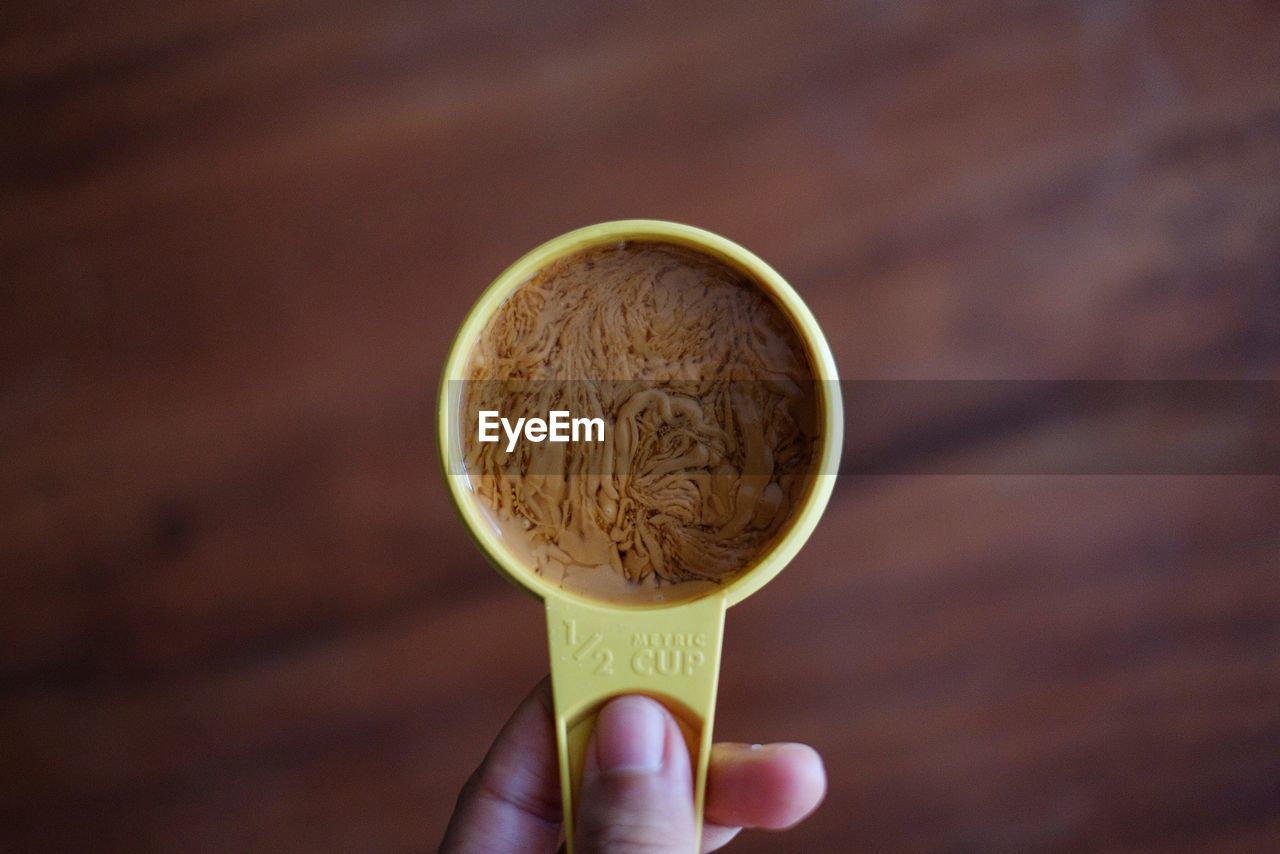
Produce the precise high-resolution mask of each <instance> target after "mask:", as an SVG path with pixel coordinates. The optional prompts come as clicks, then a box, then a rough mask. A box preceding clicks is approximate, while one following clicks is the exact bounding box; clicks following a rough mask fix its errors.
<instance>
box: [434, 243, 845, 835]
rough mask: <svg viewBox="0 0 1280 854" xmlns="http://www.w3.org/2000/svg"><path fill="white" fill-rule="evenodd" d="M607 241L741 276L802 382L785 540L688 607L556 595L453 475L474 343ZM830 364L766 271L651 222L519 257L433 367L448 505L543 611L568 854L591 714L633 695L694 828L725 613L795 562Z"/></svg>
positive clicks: (831, 408)
mask: <svg viewBox="0 0 1280 854" xmlns="http://www.w3.org/2000/svg"><path fill="white" fill-rule="evenodd" d="M618 241H656V242H662V243H669V244H676V245H679V246H685V247H688V248H691V249H694V250H697V251H699V252H701V253H704V254H707V255H710V256H713V257H715V258H717V259H719V260H721V261H723V262H725V263H727V264H729V265H730V266H732V267H734V268H736V269H738V270H740V271H741V272H743V273H745V274H746V275H747V277H749V278H750V279H751V280H752V282H753V283H755V284H756V285H757V286H758V287H759V288H760V289H761V290H762V291H763V292H764V293H765V294H767V295H768V296H769V297H770V298H771V299H772V300H773V301H774V303H775V304H776V305H777V306H778V307H779V308H780V309H781V311H782V313H783V314H784V315H785V317H786V318H787V319H788V320H789V321H790V322H791V325H792V327H793V329H794V330H795V333H796V335H797V337H798V338H799V340H800V341H801V342H802V343H803V345H804V347H805V348H806V351H807V356H808V359H809V362H810V366H811V369H812V371H813V373H814V380H816V382H814V383H813V388H814V389H815V396H816V398H817V401H816V402H817V423H818V425H819V427H820V430H819V435H818V438H817V440H816V442H815V444H814V448H813V460H812V465H811V469H810V471H812V472H813V474H812V475H811V477H812V482H811V483H810V485H809V489H808V491H807V493H806V494H805V496H804V498H803V500H802V501H801V502H800V504H799V505H798V506H796V507H794V508H793V509H792V511H791V514H790V516H789V518H788V520H787V523H786V527H785V529H784V530H783V531H782V532H781V533H780V535H779V536H777V537H776V538H775V540H774V541H773V542H772V543H771V544H770V546H769V547H768V548H767V549H766V550H765V551H763V552H762V553H759V554H757V555H756V556H755V558H754V560H753V563H752V564H751V566H750V567H749V568H747V569H746V570H745V571H743V572H740V573H738V574H737V575H735V576H733V577H732V578H730V579H729V580H727V581H725V582H724V583H723V584H721V585H719V586H717V587H715V588H714V589H712V590H710V591H708V592H703V593H701V594H700V595H697V596H696V597H694V598H690V599H681V600H675V599H673V601H671V602H669V603H667V602H661V603H655V602H652V601H646V602H644V603H635V604H629V603H619V602H609V601H603V600H600V599H595V598H591V597H589V596H587V595H584V594H582V593H577V592H572V591H569V590H565V589H563V588H562V587H561V586H559V585H557V584H556V583H553V582H552V581H550V580H548V579H546V578H544V577H543V576H542V575H541V574H539V573H538V572H536V571H535V569H534V567H533V566H531V565H530V564H529V563H528V562H527V561H526V560H525V559H523V558H521V557H520V556H519V555H517V554H516V553H515V552H513V551H512V549H511V548H510V547H509V546H508V545H507V544H506V543H505V542H504V540H503V538H502V536H501V534H500V533H499V532H498V531H497V530H496V529H495V527H494V525H493V524H492V523H491V521H490V519H489V518H488V517H487V516H486V514H485V511H484V510H483V509H482V508H481V507H480V506H479V503H478V501H477V499H476V497H475V496H474V495H473V493H472V490H471V486H470V480H469V476H468V473H467V471H466V469H465V467H464V464H463V460H464V450H463V448H464V442H463V436H462V432H461V431H462V429H464V428H463V425H464V419H463V418H462V417H461V416H462V412H461V407H462V403H461V400H462V392H461V387H462V381H465V380H466V379H467V369H468V365H469V362H470V357H471V355H472V350H473V347H474V345H475V342H476V341H477V340H478V339H479V337H480V335H481V334H482V332H483V331H484V329H485V327H486V325H487V324H488V322H489V321H490V319H491V318H492V317H493V316H494V314H495V313H496V312H497V311H498V309H499V308H500V307H501V306H502V304H503V302H504V301H505V300H506V299H507V298H508V297H509V296H510V295H511V294H512V293H513V292H514V291H515V290H516V289H517V288H519V287H520V286H521V285H522V284H524V283H525V282H527V281H528V280H529V279H530V278H531V277H532V276H533V275H534V274H536V273H537V272H538V271H539V270H541V269H543V268H544V267H546V266H547V265H548V264H550V263H552V262H554V261H556V260H558V259H560V258H564V257H566V256H569V255H572V254H574V253H577V252H579V251H582V250H584V249H588V248H590V247H593V246H598V245H601V244H608V243H616V242H618ZM836 379H837V375H836V367H835V360H834V359H833V358H832V356H831V351H830V349H829V348H828V346H827V343H826V339H825V338H824V337H823V335H822V331H821V329H820V328H819V327H818V324H817V321H815V320H814V318H813V315H812V314H811V313H810V312H809V310H808V308H807V307H806V306H805V305H804V303H803V302H802V301H801V300H800V298H799V296H797V295H796V293H795V291H793V290H792V289H791V287H790V285H788V284H787V283H786V281H785V280H784V279H783V278H782V277H781V276H780V275H778V273H776V272H775V271H774V270H773V269H772V268H771V267H769V265H767V264H766V263H765V262H764V261H762V260H760V259H759V258H757V257H756V256H755V255H753V254H752V253H750V252H748V251H747V250H746V249H744V248H742V247H741V246H738V245H737V244H735V243H733V242H731V241H729V240H726V239H725V238H723V237H720V236H719V235H716V234H712V233H711V232H708V231H704V230H702V229H697V228H693V227H691V226H687V225H680V224H677V223H671V222H663V221H659V220H623V221H619V222H607V223H602V224H600V225H593V226H588V227H586V228H581V229H578V230H576V231H572V232H569V233H568V234H564V235H561V236H560V237H557V238H555V239H553V240H551V241H549V242H547V243H544V244H543V245H541V246H539V247H538V248H536V249H534V250H533V251H531V252H529V253H528V254H526V255H525V256H524V257H522V258H520V259H519V260H518V261H516V262H515V263H514V264H512V265H511V266H510V267H509V268H507V269H506V270H505V271H504V272H503V273H502V274H501V275H499V276H498V278H497V279H496V280H494V282H493V284H491V285H490V286H489V288H488V289H487V290H486V291H485V292H484V293H483V294H482V295H481V297H480V299H479V300H478V301H477V303H476V304H475V306H474V307H473V308H472V309H471V311H470V313H469V314H468V315H467V317H466V319H465V320H464V321H463V323H462V326H461V328H460V330H459V332H458V335H457V338H456V339H455V340H454V342H453V345H452V347H451V349H450V352H449V355H448V358H447V360H446V362H445V370H444V376H443V379H442V382H441V388H440V401H439V411H438V418H439V425H438V427H439V441H440V452H441V458H442V461H443V463H444V468H445V480H446V482H447V484H448V488H449V494H450V497H451V498H452V499H453V503H454V505H455V507H456V508H457V510H458V512H459V514H460V515H461V516H462V518H463V520H464V522H465V523H466V526H467V529H468V531H469V532H470V534H471V536H472V538H473V539H474V540H475V541H476V543H477V544H478V545H479V547H480V549H481V551H482V552H484V554H485V555H486V557H488V559H489V560H490V562H491V563H493V564H494V566H496V567H497V569H498V570H499V571H500V572H501V573H502V574H503V575H504V576H506V578H507V579H509V580H510V581H512V582H514V583H515V584H517V585H518V586H520V587H522V588H524V589H525V590H528V591H529V592H530V593H532V594H534V595H535V596H537V597H539V598H540V599H542V600H543V602H544V603H545V606H546V615H547V641H548V647H549V649H550V653H551V681H552V694H553V697H554V701H555V729H556V743H557V749H558V754H559V762H560V783H561V793H562V797H563V806H564V822H565V836H566V839H567V841H568V846H569V850H570V851H572V850H573V827H574V809H573V805H574V803H575V801H576V796H577V792H578V787H579V783H580V780H581V772H582V765H583V758H584V755H585V752H586V747H587V744H588V739H589V737H590V735H591V731H592V729H593V725H594V721H595V717H596V714H597V712H598V711H599V709H600V707H601V706H602V705H603V704H604V703H605V702H606V701H607V700H609V699H610V698H612V697H616V696H619V695H622V694H645V695H648V696H650V697H653V698H654V699H656V700H658V701H659V702H661V703H662V704H663V705H665V706H666V707H667V708H668V709H669V710H670V711H671V712H672V714H673V715H674V717H675V718H676V720H678V721H679V722H680V726H681V730H682V731H683V734H684V738H685V742H686V744H687V746H688V748H689V754H690V760H691V765H692V768H693V771H694V791H693V799H694V814H695V817H696V821H697V825H698V830H699V832H700V831H701V827H702V806H703V799H704V798H703V796H704V793H705V790H706V780H707V762H708V758H709V756H710V752H711V731H712V722H713V717H714V711H715V699H716V684H717V679H718V676H719V669H720V649H721V640H722V637H723V630H724V614H725V609H726V608H728V607H729V606H730V605H733V604H736V603H738V602H740V601H742V600H743V599H745V598H746V597H747V596H749V595H751V594H752V593H754V592H755V591H756V590H758V589H760V588H761V587H762V586H764V584H765V583H767V582H768V581H769V580H770V579H772V578H773V577H774V576H775V575H777V574H778V573H779V572H780V571H781V570H782V569H783V567H785V566H786V565H787V564H788V563H789V562H790V561H791V559H792V558H793V557H794V556H795V554H796V552H797V551H799V549H800V547H801V545H803V543H804V541H805V540H806V539H808V537H809V535H810V533H812V531H813V529H814V527H815V526H816V525H817V523H818V519H819V517H820V516H821V515H822V511H823V510H824V509H825V507H826V504H827V500H828V499H829V498H830V496H831V490H832V488H833V487H834V484H835V471H836V466H837V463H838V461H839V454H840V446H841V439H842V434H843V427H844V421H843V414H842V408H841V400H840V393H839V387H838V384H837V383H836Z"/></svg>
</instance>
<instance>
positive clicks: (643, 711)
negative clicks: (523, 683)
mask: <svg viewBox="0 0 1280 854" xmlns="http://www.w3.org/2000/svg"><path fill="white" fill-rule="evenodd" d="M692 781H693V774H692V771H691V770H690V767H689V754H688V752H687V749H686V747H685V743H684V739H683V738H682V736H681V735H680V729H679V726H678V725H677V724H676V722H675V719H674V718H672V717H671V715H670V713H669V712H667V710H666V709H664V708H663V707H662V706H661V705H660V704H659V703H657V702H656V701H654V700H651V699H648V698H646V697H638V696H631V697H620V698H616V699H614V700H611V701H610V702H609V703H607V704H606V705H605V706H604V708H603V709H601V711H600V714H599V716H598V717H597V719H596V727H595V732H594V734H593V735H592V736H591V743H590V744H588V746H587V755H586V759H585V765H584V767H583V775H582V791H581V794H580V795H579V798H578V804H577V816H576V818H577V822H576V825H575V840H574V841H575V847H576V848H577V849H578V850H579V851H581V852H584V854H591V852H624V851H671V852H679V854H687V852H691V851H695V850H698V848H697V846H696V845H695V839H694V822H693V782H692ZM826 788H827V778H826V772H825V771H824V770H823V767H822V760H821V759H820V758H819V757H818V754H817V753H816V752H815V751H814V750H813V748H811V747H808V746H806V745H803V744H770V745H763V746H761V745H746V744H727V743H726V744H717V745H715V746H714V747H712V749H711V765H710V767H709V769H708V771H707V796H706V805H705V820H704V823H703V828H702V839H701V850H702V851H714V850H715V849H717V848H719V847H721V846H722V845H724V844H725V843H727V842H728V841H729V840H730V839H732V838H733V837H734V836H736V835H737V833H738V831H739V830H741V829H742V828H744V827H762V828H769V829H781V828H786V827H791V826H792V825H794V824H796V823H797V822H799V821H800V820H801V819H803V818H804V817H805V816H807V815H808V814H809V813H811V812H812V811H813V810H814V808H815V807H817V805H818V803H819V802H820V801H821V800H822V797H823V795H824V794H826ZM561 820H562V810H561V804H560V775H559V768H558V765H557V759H556V744H555V730H554V728H553V725H552V706H551V684H550V682H549V681H548V680H546V679H543V680H542V682H540V683H539V684H538V686H537V687H536V688H534V689H533V691H532V692H531V693H530V694H529V696H528V697H526V698H525V700H524V702H523V703H521V704H520V707H519V708H517V709H516V711H515V713H514V714H512V716H511V719H510V720H509V721H507V724H506V726H505V727H503V729H502V732H500V733H499V734H498V737H497V739H496V740H495V741H494V743H493V747H491V748H490V749H489V753H488V755H487V756H485V758H484V761H483V762H482V763H481V764H480V767H479V768H478V769H476V772H475V773H474V774H473V775H471V779H470V780H468V781H467V784H466V786H464V787H463V789H462V793H461V794H460V795H459V796H458V805H457V807H456V808H455V809H454V813H453V818H452V819H451V820H450V822H449V829H448V830H447V831H446V832H445V838H444V842H443V843H442V844H441V847H440V850H441V851H442V852H450V854H451V852H490V851H493V852H538V854H547V852H553V851H555V850H556V847H557V845H558V844H559V842H560V833H561V830H560V823H561Z"/></svg>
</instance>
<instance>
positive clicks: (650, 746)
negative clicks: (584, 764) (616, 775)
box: [596, 697, 667, 772]
mask: <svg viewBox="0 0 1280 854" xmlns="http://www.w3.org/2000/svg"><path fill="white" fill-rule="evenodd" d="M666 736H667V725H666V712H664V711H663V710H662V708H661V707H660V706H659V705H658V704H657V702H655V701H654V700H650V699H648V698H647V697H619V698H618V699H616V700H613V701H611V702H610V703H609V704H608V705H606V706H605V707H604V709H602V710H601V711H600V716H599V717H598V718H597V719H596V762H597V763H598V764H599V766H600V770H601V771H645V772H653V771H657V770H659V769H660V768H662V754H663V752H664V750H665V747H666V740H667V738H666Z"/></svg>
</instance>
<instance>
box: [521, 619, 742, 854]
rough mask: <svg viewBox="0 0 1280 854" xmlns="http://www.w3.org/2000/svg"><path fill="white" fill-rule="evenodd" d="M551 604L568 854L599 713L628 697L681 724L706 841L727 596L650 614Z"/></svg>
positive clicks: (554, 688)
mask: <svg viewBox="0 0 1280 854" xmlns="http://www.w3.org/2000/svg"><path fill="white" fill-rule="evenodd" d="M546 605H547V641H548V644H547V645H548V648H549V650H550V653H551V688H552V694H553V696H554V700H555V726H556V747H557V752H558V755H559V760H560V793H561V799H562V802H563V805H564V829H565V840H566V846H567V848H568V850H569V852H572V851H573V850H574V824H575V818H576V811H575V806H576V804H577V801H578V792H579V790H580V788H581V783H582V766H583V761H584V758H585V756H586V751H587V745H588V744H589V743H590V740H591V733H592V732H593V731H594V730H595V721H596V715H597V714H598V713H599V711H600V708H601V707H602V706H603V705H604V704H605V703H606V702H608V701H609V700H610V699H612V698H614V697H617V696H621V695H623V694H644V695H646V696H649V697H652V698H654V699H655V700H657V701H658V702H660V703H662V704H663V705H664V706H665V707H666V708H667V709H668V711H670V712H671V714H672V716H673V717H675V719H676V721H677V722H679V724H680V730H681V732H682V733H683V734H684V738H685V744H686V745H687V747H688V749H689V762H690V767H691V768H692V769H693V792H692V796H693V809H694V820H695V822H696V830H697V836H695V838H699V837H700V836H701V833H702V804H703V797H704V794H705V792H706V784H707V761H708V759H709V757H710V755H711V730H712V723H713V720H714V715H715V701H716V683H717V680H718V678H719V672H720V646H721V641H722V639H723V636H724V612H725V599H724V596H723V595H720V594H714V595H712V596H707V597H704V598H702V599H698V600H695V601H692V602H688V603H681V604H680V605H677V606H673V607H670V608H651V609H636V608H630V609H628V608H622V607H610V606H607V605H596V604H588V603H586V602H582V601H578V600H571V599H568V598H567V597H566V598H560V597H549V598H548V599H547V603H546Z"/></svg>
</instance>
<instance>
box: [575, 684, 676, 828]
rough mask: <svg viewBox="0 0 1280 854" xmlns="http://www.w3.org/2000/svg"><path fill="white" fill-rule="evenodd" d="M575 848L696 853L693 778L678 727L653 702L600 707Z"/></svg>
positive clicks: (581, 796) (580, 800) (586, 766)
mask: <svg viewBox="0 0 1280 854" xmlns="http://www.w3.org/2000/svg"><path fill="white" fill-rule="evenodd" d="M576 825H577V827H576V831H575V834H574V836H575V840H574V842H575V845H576V847H577V848H578V849H579V850H581V851H583V852H588V854H595V852H608V854H618V853H619V852H631V851H644V852H657V851H662V852H673V854H692V852H695V851H697V844H696V839H695V836H694V828H693V775H692V773H691V772H690V770H689V753H688V750H687V749H686V747H685V743H684V739H683V738H682V737H681V735H680V727H679V726H678V725H677V724H676V722H675V719H674V718H673V717H671V714H670V713H669V712H668V711H667V710H666V709H664V708H663V707H662V706H661V705H660V704H659V703H658V702H657V701H655V700H651V699H649V698H648V697H619V698H617V699H615V700H611V701H610V702H609V703H608V704H606V705H605V707H604V708H603V709H601V711H600V714H599V715H598V716H597V718H596V729H595V733H594V734H593V735H592V737H591V742H590V743H589V744H588V745H587V755H586V757H585V758H584V761H583V768H582V790H581V793H580V794H579V796H578V815H577V823H576Z"/></svg>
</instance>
